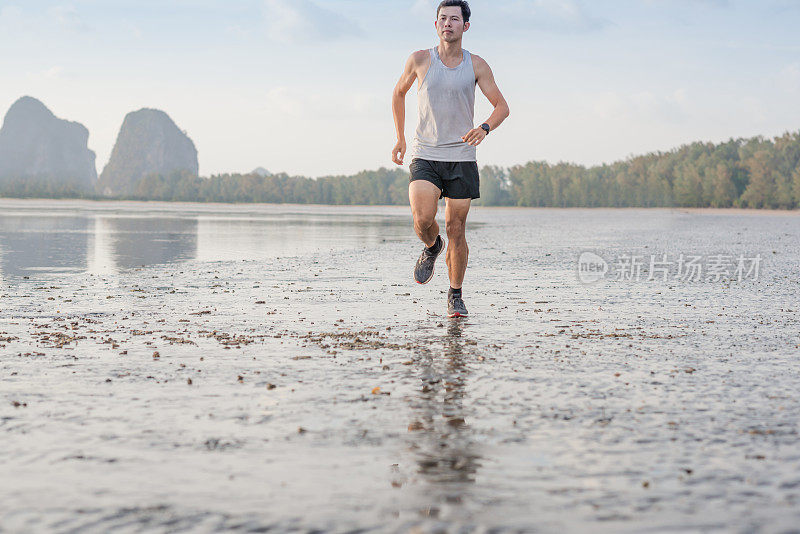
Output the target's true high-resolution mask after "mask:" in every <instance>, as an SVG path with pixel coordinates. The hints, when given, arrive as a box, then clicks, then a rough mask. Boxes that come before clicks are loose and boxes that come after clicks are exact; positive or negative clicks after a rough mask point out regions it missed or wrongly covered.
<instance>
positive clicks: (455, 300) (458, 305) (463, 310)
mask: <svg viewBox="0 0 800 534" xmlns="http://www.w3.org/2000/svg"><path fill="white" fill-rule="evenodd" d="M447 316H448V317H469V312H468V311H467V307H466V306H465V305H464V301H463V300H462V299H461V297H450V298H448V299H447Z"/></svg>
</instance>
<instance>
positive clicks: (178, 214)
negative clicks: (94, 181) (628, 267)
mask: <svg viewBox="0 0 800 534" xmlns="http://www.w3.org/2000/svg"><path fill="white" fill-rule="evenodd" d="M0 205H1V207H2V208H3V211H2V213H3V214H2V215H0V265H2V268H3V284H2V309H0V354H1V355H2V356H0V435H2V438H3V439H2V447H0V479H2V480H3V481H4V484H2V485H0V503H1V504H0V531H8V532H30V531H39V532H41V531H58V532H72V531H81V532H108V531H112V530H113V531H118V532H138V531H155V532H181V531H192V532H213V531H220V530H231V531H239V532H263V531H266V530H269V529H275V530H278V531H286V530H292V529H294V530H297V531H311V530H317V531H331V532H340V531H352V530H362V529H363V530H366V531H409V530H413V531H419V532H438V531H459V532H460V531H465V532H473V531H474V532H484V531H512V532H516V531H525V532H527V531H536V532H563V531H569V532H586V531H591V532H642V531H653V532H669V531H687V530H689V531H705V532H713V531H725V532H730V531H735V532H758V531H762V532H783V531H786V532H788V531H792V530H794V529H796V528H797V524H800V512H798V510H800V503H799V502H798V501H800V452H798V451H800V438H799V437H798V417H800V401H799V400H798V395H797V391H798V390H799V389H800V367H799V366H798V363H797V356H798V354H800V335H798V331H800V328H799V327H800V325H799V324H798V323H799V322H800V321H798V306H800V299H799V298H798V297H800V275H798V264H800V262H799V261H798V260H800V224H799V223H800V219H798V218H797V216H794V217H793V216H787V215H786V214H778V215H776V214H771V213H765V214H756V213H754V212H748V213H747V214H746V215H743V214H740V213H736V212H724V213H723V212H720V213H715V212H684V211H678V210H674V211H673V210H654V211H648V210H527V209H486V208H483V209H479V208H476V209H474V212H473V213H472V214H471V220H470V227H469V229H468V232H469V243H470V270H469V272H468V276H467V280H466V281H465V287H464V294H465V301H466V303H467V306H468V307H469V310H470V312H471V314H472V315H471V317H470V318H469V319H466V320H463V319H462V320H451V319H447V318H446V316H445V314H444V312H445V298H446V289H447V287H448V283H447V277H446V268H445V265H444V261H443V258H442V259H440V262H439V263H438V264H437V272H436V274H435V277H434V279H433V281H432V282H431V283H430V284H428V285H426V286H418V285H417V284H415V283H413V281H412V280H411V269H412V267H413V264H414V261H415V260H416V257H417V255H418V254H419V249H420V247H419V244H418V243H417V242H416V241H415V239H414V238H413V235H412V234H411V228H410V224H409V217H408V214H407V210H406V209H402V208H345V209H343V210H342V211H337V209H338V208H310V207H291V206H281V207H276V206H255V207H252V206H251V207H247V208H238V207H230V206H216V207H213V206H212V207H203V206H196V205H188V206H187V205H183V206H169V205H163V204H162V205H155V207H154V205H153V204H142V205H139V204H136V203H125V204H124V205H113V204H103V203H99V204H95V203H80V202H73V203H47V202H27V203H26V202H21V201H2V202H0ZM241 210H244V212H242V211H241ZM43 221H44V222H43ZM48 236H49V237H48ZM76 250H78V251H79V252H80V251H83V252H80V253H75V254H73V252H75V251H76ZM587 250H588V251H594V252H595V253H598V254H600V255H601V256H603V257H605V258H607V259H610V258H612V257H615V256H619V255H621V254H631V253H639V254H642V255H646V256H649V255H651V254H659V255H660V254H668V255H670V256H671V257H672V256H677V255H678V254H680V253H685V254H702V255H711V254H723V253H726V254H731V255H739V254H747V255H754V254H761V256H763V258H764V261H763V263H762V264H761V272H760V275H759V277H758V279H755V280H753V279H748V280H744V281H742V282H738V281H735V280H734V281H730V280H726V281H717V282H705V281H699V282H691V281H680V280H670V281H667V282H664V281H639V282H636V281H631V280H619V281H616V280H603V281H600V282H598V283H595V284H582V283H581V282H580V281H579V280H578V276H577V274H576V266H577V259H578V256H579V255H580V253H581V252H583V251H587ZM25 251H28V252H27V253H26V252H25ZM26 254H27V255H26Z"/></svg>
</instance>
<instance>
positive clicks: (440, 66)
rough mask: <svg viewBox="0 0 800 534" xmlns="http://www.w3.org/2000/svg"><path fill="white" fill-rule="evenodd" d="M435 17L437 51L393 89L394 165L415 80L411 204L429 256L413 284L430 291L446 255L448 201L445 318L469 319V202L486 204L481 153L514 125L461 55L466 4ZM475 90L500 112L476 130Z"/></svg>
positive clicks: (490, 85)
mask: <svg viewBox="0 0 800 534" xmlns="http://www.w3.org/2000/svg"><path fill="white" fill-rule="evenodd" d="M436 17H437V20H436V33H437V34H438V35H439V45H438V46H436V47H434V48H431V49H430V50H419V51H417V52H414V53H413V54H411V57H409V58H408V61H407V62H406V66H405V70H404V71H403V75H402V76H401V77H400V81H398V82H397V86H396V87H395V89H394V94H393V96H392V112H393V114H394V121H395V126H396V128H397V144H396V145H395V147H394V149H393V150H392V161H394V162H395V163H397V164H398V165H402V164H403V156H404V155H405V152H406V141H405V95H406V93H407V92H408V90H409V89H410V88H411V86H412V85H413V84H414V80H419V85H418V91H419V95H418V114H419V123H418V125H417V132H416V135H415V136H414V159H413V160H412V162H411V166H410V168H409V169H410V171H411V183H410V184H409V186H408V197H409V200H410V202H411V212H412V214H413V217H414V231H415V232H416V233H417V235H418V236H419V238H420V239H421V240H422V242H423V243H425V247H426V248H425V249H424V250H423V251H422V254H421V255H420V257H419V260H418V261H417V264H416V266H415V268H414V279H415V280H416V281H417V282H418V283H420V284H426V283H428V282H429V281H430V279H431V278H432V277H433V268H434V264H435V263H436V258H437V257H438V256H439V254H440V253H441V252H442V250H443V249H444V241H443V240H442V238H441V236H440V235H439V225H438V224H437V222H436V210H437V208H438V201H439V198H441V197H445V199H446V200H445V203H446V205H445V225H446V231H447V238H448V239H449V241H450V244H449V246H448V247H447V256H446V258H447V269H448V275H449V277H450V291H449V292H448V295H447V312H448V315H449V316H450V317H466V316H467V308H466V306H465V305H464V301H463V299H462V296H461V284H462V283H463V281H464V273H465V272H466V270H467V256H468V254H469V249H468V248H467V241H466V236H465V232H464V231H465V225H466V221H467V213H468V212H469V207H470V202H471V200H472V199H473V198H478V197H480V191H479V177H478V164H477V162H476V150H475V147H476V146H477V145H479V144H480V143H481V141H483V140H484V139H485V138H486V136H487V135H488V134H489V132H490V131H492V130H494V129H495V128H497V127H498V126H499V125H500V123H502V122H503V120H505V118H506V117H508V114H509V111H508V104H506V101H505V99H504V98H503V95H502V94H501V93H500V89H498V88H497V84H496V83H495V81H494V76H493V75H492V70H491V69H490V68H489V65H488V64H487V63H486V61H484V60H483V59H481V58H480V57H478V56H474V55H471V54H470V53H469V52H468V51H466V50H464V49H463V48H461V40H462V37H463V34H464V32H465V31H467V30H468V29H469V17H470V9H469V5H468V4H467V2H465V1H464V0H445V1H443V2H442V3H441V4H439V7H438V9H437V11H436ZM475 84H477V85H478V86H479V87H480V88H481V91H482V92H483V94H484V95H485V96H486V98H488V99H489V102H491V103H492V105H493V106H494V111H493V112H492V114H491V116H490V117H489V118H488V119H487V120H486V122H484V123H483V124H481V125H480V127H478V128H474V127H473V119H474V115H475Z"/></svg>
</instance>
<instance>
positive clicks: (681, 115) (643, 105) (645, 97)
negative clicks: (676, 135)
mask: <svg viewBox="0 0 800 534" xmlns="http://www.w3.org/2000/svg"><path fill="white" fill-rule="evenodd" d="M584 98H585V101H586V102H587V104H588V106H589V108H590V110H591V112H592V113H593V114H594V115H595V116H596V117H598V118H600V119H602V120H620V119H625V120H644V121H647V122H649V123H666V122H680V121H681V120H683V119H685V118H686V116H687V115H688V105H689V103H690V102H689V98H688V93H687V92H686V90H685V89H683V88H679V89H676V90H675V91H673V92H671V93H665V94H664V93H662V94H656V93H653V92H651V91H641V92H638V93H631V94H620V93H617V92H613V91H610V92H604V93H599V94H595V95H588V96H587V97H582V99H584Z"/></svg>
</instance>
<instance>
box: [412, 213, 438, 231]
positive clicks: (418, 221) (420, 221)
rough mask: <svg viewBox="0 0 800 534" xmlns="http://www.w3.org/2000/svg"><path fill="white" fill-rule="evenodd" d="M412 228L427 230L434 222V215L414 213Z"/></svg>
mask: <svg viewBox="0 0 800 534" xmlns="http://www.w3.org/2000/svg"><path fill="white" fill-rule="evenodd" d="M413 215H414V228H415V229H417V230H427V229H428V228H430V227H431V226H432V225H433V223H434V222H435V221H436V214H435V213H429V212H426V211H415V212H414V214H413Z"/></svg>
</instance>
